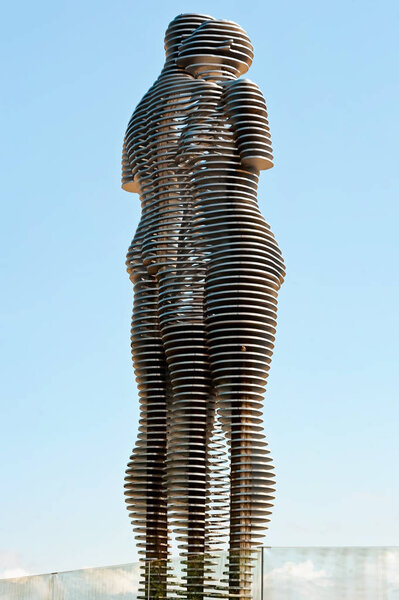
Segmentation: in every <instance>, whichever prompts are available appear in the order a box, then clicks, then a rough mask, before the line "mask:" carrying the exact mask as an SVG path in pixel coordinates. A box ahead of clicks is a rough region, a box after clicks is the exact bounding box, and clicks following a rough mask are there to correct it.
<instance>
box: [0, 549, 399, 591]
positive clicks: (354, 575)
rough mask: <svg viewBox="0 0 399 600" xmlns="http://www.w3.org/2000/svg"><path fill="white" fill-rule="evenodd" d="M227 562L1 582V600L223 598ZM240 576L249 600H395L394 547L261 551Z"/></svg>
mask: <svg viewBox="0 0 399 600" xmlns="http://www.w3.org/2000/svg"><path fill="white" fill-rule="evenodd" d="M228 563H229V561H228V557H227V553H225V552H219V553H215V554H212V555H203V556H195V557H190V560H189V561H187V559H186V560H177V559H176V560H171V561H169V562H168V563H167V564H166V563H165V562H162V563H161V562H156V561H152V562H151V563H147V564H144V565H140V564H139V563H134V564H127V565H117V566H111V567H102V568H95V569H84V570H80V571H69V572H65V573H52V574H49V575H34V576H29V577H20V578H17V579H2V580H0V600H154V599H155V598H166V599H167V600H178V599H180V600H187V599H188V598H192V599H194V600H196V599H197V598H201V599H203V600H208V598H209V599H211V598H219V599H222V598H227V595H226V594H227V586H228V578H229V576H230V577H231V567H230V575H229V566H228ZM230 563H231V560H230ZM245 572H246V573H248V572H252V584H251V598H253V600H399V548H394V547H392V548H390V547H384V548H376V547H369V548H367V547H362V548H262V549H261V550H259V551H258V552H257V553H256V556H255V557H254V565H253V568H252V569H249V571H248V568H247V567H246V571H245ZM166 576H167V580H168V585H167V586H166ZM201 582H202V583H201Z"/></svg>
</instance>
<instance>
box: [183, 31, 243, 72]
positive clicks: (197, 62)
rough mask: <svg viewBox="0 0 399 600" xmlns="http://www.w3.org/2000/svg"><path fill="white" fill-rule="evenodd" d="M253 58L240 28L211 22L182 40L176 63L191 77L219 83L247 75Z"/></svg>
mask: <svg viewBox="0 0 399 600" xmlns="http://www.w3.org/2000/svg"><path fill="white" fill-rule="evenodd" d="M253 55H254V54H253V47H252V44H251V42H250V39H249V37H248V35H247V34H246V32H245V31H244V30H243V29H242V27H240V25H237V23H234V22H233V21H224V20H223V21H222V20H216V19H212V20H209V21H206V22H205V23H202V25H200V26H199V27H197V29H195V30H194V31H193V33H192V34H191V35H190V36H189V37H187V38H185V39H184V41H183V42H182V44H181V46H180V48H179V52H178V57H177V59H176V63H177V65H178V66H179V67H183V68H184V69H185V70H186V71H187V72H189V73H190V74H191V75H194V77H200V78H202V79H208V80H215V81H218V80H220V79H234V78H236V77H239V76H240V75H242V74H243V73H246V72H247V71H248V69H249V67H250V66H251V63H252V59H253Z"/></svg>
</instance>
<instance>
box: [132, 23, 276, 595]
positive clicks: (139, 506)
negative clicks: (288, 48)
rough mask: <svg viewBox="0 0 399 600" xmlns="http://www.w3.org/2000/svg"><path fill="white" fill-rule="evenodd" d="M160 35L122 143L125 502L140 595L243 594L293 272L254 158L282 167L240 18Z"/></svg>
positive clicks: (263, 500) (267, 500)
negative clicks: (135, 403) (127, 207)
mask: <svg viewBox="0 0 399 600" xmlns="http://www.w3.org/2000/svg"><path fill="white" fill-rule="evenodd" d="M165 50H166V62H165V65H164V67H163V69H162V72H161V74H160V76H159V77H158V79H157V80H156V82H155V83H154V85H153V86H152V87H151V88H150V90H149V91H148V92H147V93H146V95H145V96H144V97H143V99H142V100H141V101H140V103H139V105H138V106H137V108H136V110H135V111H134V113H133V116H132V117H131V119H130V122H129V124H128V127H127V131H126V135H125V140H124V145H123V161H122V163H123V164H122V169H123V173H122V187H123V188H124V189H125V190H127V191H129V192H136V193H138V194H139V195H140V198H141V208H142V215H141V221H140V223H139V226H138V228H137V232H136V235H135V236H134V239H133V241H132V243H131V246H130V248H129V252H128V256H127V266H128V272H129V275H130V279H131V280H132V282H133V284H134V309H133V319H132V330H131V340H132V354H133V363H134V369H135V373H136V378H137V382H138V388H139V393H140V402H141V417H140V426H139V434H138V440H137V442H136V446H135V448H134V450H133V453H132V456H131V458H130V462H129V463H128V468H127V476H126V496H127V503H128V510H129V513H130V516H131V519H132V523H133V526H134V531H135V533H136V539H137V542H138V546H139V550H140V552H141V555H142V558H143V574H144V581H143V585H142V591H141V595H142V597H143V598H144V597H145V598H151V599H152V598H166V597H168V598H171V597H173V594H174V590H175V589H176V594H180V597H185V598H190V599H191V598H192V599H194V598H195V599H197V598H198V599H201V598H204V597H219V598H220V597H236V598H239V599H246V598H250V594H251V578H252V561H253V555H254V550H255V549H256V547H257V546H259V544H261V543H262V538H263V535H264V532H265V530H266V529H267V523H268V521H269V516H270V514H271V507H272V501H273V491H274V478H273V466H272V459H271V457H270V455H269V450H268V448H267V443H266V441H265V435H264V433H263V425H262V404H263V396H264V393H265V389H266V379H267V376H268V371H269V366H270V362H271V357H272V353H273V342H274V336H275V330H276V310H277V294H278V290H279V288H280V286H281V284H282V281H283V277H284V263H283V259H282V256H281V252H280V250H279V248H278V245H277V243H276V240H275V238H274V236H273V234H272V232H271V230H270V227H269V226H268V224H267V223H266V221H265V219H264V218H263V216H262V214H261V213H260V211H259V208H258V204H257V184H258V178H259V171H260V170H263V169H269V168H270V167H272V166H273V163H272V149H271V142H270V134H269V127H268V121H267V112H266V106H265V101H264V99H263V96H262V93H261V92H260V90H259V88H258V87H257V85H256V84H255V83H253V82H252V81H250V80H248V79H238V78H239V77H240V76H241V75H242V74H244V73H245V72H246V71H247V70H248V68H249V66H250V65H251V62H252V58H253V49H252V45H251V42H250V40H249V39H248V36H247V34H246V33H245V31H244V30H243V29H242V28H241V27H240V26H239V25H237V24H236V23H233V22H231V21H225V20H216V19H213V18H212V17H210V16H208V15H200V14H183V15H179V16H178V17H176V18H175V19H174V20H173V21H172V22H171V23H170V25H169V27H168V29H167V31H166V37H165ZM170 535H173V536H174V539H175V540H176V543H177V546H178V550H179V553H180V556H181V557H182V560H183V565H184V568H183V581H180V582H179V586H177V587H176V582H175V581H173V577H172V576H171V572H170V569H169V567H168V559H169V558H170V539H169V538H170ZM226 547H227V548H228V561H227V566H226V578H225V583H224V587H223V586H219V588H218V590H215V589H214V587H213V586H214V584H213V580H212V565H213V564H214V562H213V559H214V556H215V554H214V553H215V551H217V550H222V549H224V548H226ZM174 586H175V587H174ZM177 588H179V589H177Z"/></svg>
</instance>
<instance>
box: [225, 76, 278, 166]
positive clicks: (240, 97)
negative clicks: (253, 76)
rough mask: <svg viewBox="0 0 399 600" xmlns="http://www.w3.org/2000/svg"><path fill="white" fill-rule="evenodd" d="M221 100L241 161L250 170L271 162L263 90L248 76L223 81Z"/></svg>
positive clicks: (271, 156)
mask: <svg viewBox="0 0 399 600" xmlns="http://www.w3.org/2000/svg"><path fill="white" fill-rule="evenodd" d="M223 87H224V92H223V102H224V107H225V110H226V113H227V116H228V118H229V121H230V123H231V125H232V128H233V130H234V137H235V140H236V144H237V148H238V151H239V153H240V157H241V164H242V166H243V167H244V168H245V169H249V170H250V171H262V170H264V169H270V168H271V167H272V166H273V154H272V144H271V139H270V130H269V122H268V120H267V111H266V103H265V99H264V98H263V94H262V92H261V91H260V89H259V88H258V86H257V85H256V83H253V81H251V80H250V79H236V80H234V81H229V82H226V83H224V84H223Z"/></svg>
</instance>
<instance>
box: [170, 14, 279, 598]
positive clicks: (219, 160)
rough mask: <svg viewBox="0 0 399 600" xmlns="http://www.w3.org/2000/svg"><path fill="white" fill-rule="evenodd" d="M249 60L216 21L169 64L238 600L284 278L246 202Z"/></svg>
mask: <svg viewBox="0 0 399 600" xmlns="http://www.w3.org/2000/svg"><path fill="white" fill-rule="evenodd" d="M251 59H252V46H251V44H250V42H249V39H248V38H247V36H246V34H245V32H244V31H243V30H242V29H241V28H240V27H239V26H238V25H236V24H235V23H232V22H229V21H216V20H213V21H208V22H205V23H203V24H202V25H201V26H200V27H198V28H197V29H196V30H195V31H194V32H193V34H192V35H191V36H190V37H188V38H187V39H185V40H184V42H183V44H182V46H181V47H180V50H179V57H178V59H177V64H178V65H180V66H184V68H185V69H186V71H188V72H189V73H191V74H192V75H193V76H194V77H195V78H196V86H195V91H194V96H193V101H194V102H193V109H192V110H191V111H190V113H189V114H188V115H187V118H186V126H185V128H184V129H183V131H182V135H181V139H180V152H179V157H180V161H181V164H183V165H184V166H185V168H186V171H187V174H188V176H189V177H190V179H191V181H192V183H193V194H194V220H193V235H194V236H195V238H196V239H197V240H199V244H200V246H201V247H202V251H203V256H204V261H205V285H204V322H205V331H206V342H207V349H208V356H209V363H210V369H211V374H212V382H213V387H214V391H215V394H216V407H217V410H218V412H219V413H220V415H221V419H222V423H223V427H224V431H225V432H226V435H227V438H228V443H229V448H230V527H229V551H230V552H229V592H230V594H234V595H237V596H238V597H239V598H249V597H250V584H251V573H250V571H251V569H250V561H251V557H252V556H253V554H252V553H253V549H254V548H255V547H256V545H257V544H259V543H260V542H261V540H262V537H263V532H264V530H265V529H266V524H267V522H268V521H269V515H270V509H271V506H272V500H273V496H272V493H273V489H274V488H273V475H272V469H273V467H272V465H271V458H270V457H269V451H268V449H267V444H266V442H265V436H264V433H263V427H262V403H263V396H264V393H265V388H266V379H267V376H268V371H269V366H270V361H271V356H272V352H273V342H274V335H275V330H276V329H275V328H276V311H277V293H278V290H279V288H280V286H281V284H282V282H283V277H284V263H283V259H282V256H281V252H280V250H279V248H278V245H277V243H276V240H275V238H274V236H273V234H272V232H271V230H270V227H269V226H268V224H267V223H266V221H265V219H264V218H263V216H262V214H261V213H260V211H259V207H258V204H257V197H256V193H257V184H258V177H259V171H260V170H261V169H269V168H270V167H272V166H273V163H272V154H271V143H270V134H269V127H268V121H267V112H266V106H265V102H264V99H263V96H262V94H261V92H260V90H259V89H258V87H257V86H256V85H255V84H254V83H252V82H251V81H249V80H242V79H240V80H238V79H237V77H238V76H239V75H241V74H242V73H244V72H245V71H246V70H247V69H248V66H249V65H250V63H251Z"/></svg>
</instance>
